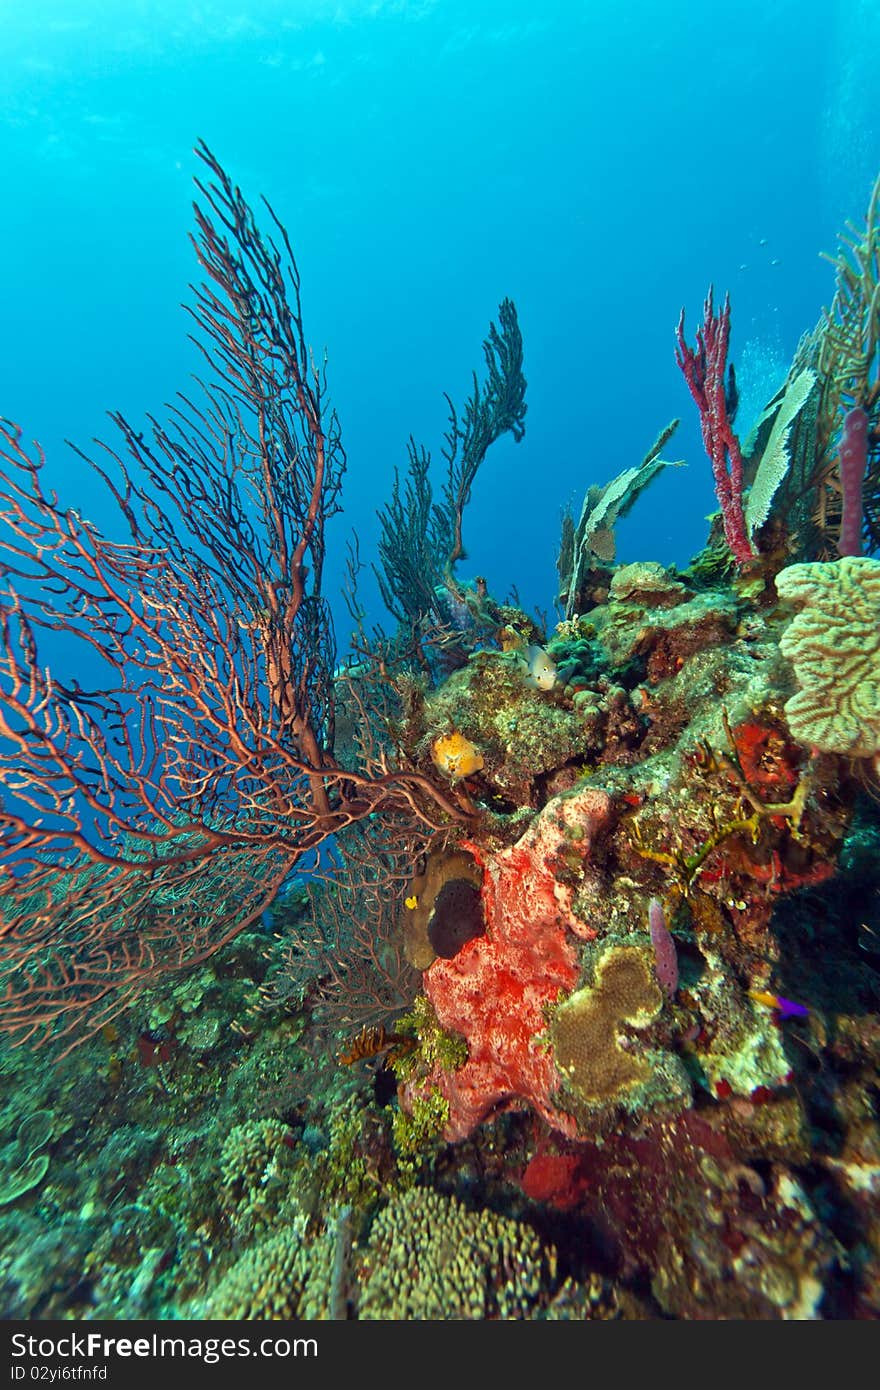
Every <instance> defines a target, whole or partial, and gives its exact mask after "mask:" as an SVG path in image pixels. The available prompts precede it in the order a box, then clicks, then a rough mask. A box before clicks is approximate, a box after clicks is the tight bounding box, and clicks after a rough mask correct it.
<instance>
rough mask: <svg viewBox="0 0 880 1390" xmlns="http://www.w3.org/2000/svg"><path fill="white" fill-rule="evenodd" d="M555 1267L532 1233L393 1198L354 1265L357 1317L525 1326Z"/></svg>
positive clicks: (443, 1205) (413, 1198)
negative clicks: (503, 1322) (357, 1284)
mask: <svg viewBox="0 0 880 1390" xmlns="http://www.w3.org/2000/svg"><path fill="white" fill-rule="evenodd" d="M555 1259H556V1257H555V1252H554V1251H553V1250H552V1248H548V1247H544V1246H543V1245H542V1244H541V1242H540V1240H539V1239H538V1237H537V1235H536V1234H535V1232H534V1231H533V1230H532V1229H531V1227H530V1226H526V1225H524V1224H522V1223H520V1222H517V1221H511V1220H508V1219H507V1218H505V1217H502V1216H496V1215H495V1214H494V1212H490V1211H486V1210H483V1211H480V1212H472V1211H469V1210H468V1209H467V1208H466V1207H464V1206H463V1205H462V1204H461V1202H459V1201H457V1200H456V1199H455V1198H454V1197H444V1196H441V1194H440V1193H439V1192H433V1191H430V1190H428V1189H425V1188H414V1189H412V1190H411V1191H409V1192H404V1193H402V1194H400V1195H398V1196H395V1197H393V1198H392V1199H391V1201H390V1202H389V1203H388V1205H387V1206H386V1207H385V1208H383V1210H382V1211H380V1212H379V1214H378V1216H377V1217H376V1219H375V1221H374V1223H373V1228H372V1231H371V1233H370V1238H369V1241H368V1243H367V1246H366V1249H365V1250H364V1251H363V1252H362V1254H361V1256H360V1259H359V1262H358V1277H359V1282H360V1299H359V1316H360V1317H361V1318H364V1319H368V1320H372V1321H376V1320H391V1321H395V1322H404V1321H412V1320H419V1321H439V1320H469V1321H481V1320H483V1319H485V1318H500V1319H518V1318H525V1317H527V1316H528V1315H529V1311H530V1309H531V1308H533V1307H534V1305H535V1303H536V1301H537V1300H538V1298H539V1296H540V1293H541V1289H542V1285H543V1283H544V1275H545V1272H546V1271H548V1270H549V1271H551V1272H552V1270H553V1269H554V1268H555Z"/></svg>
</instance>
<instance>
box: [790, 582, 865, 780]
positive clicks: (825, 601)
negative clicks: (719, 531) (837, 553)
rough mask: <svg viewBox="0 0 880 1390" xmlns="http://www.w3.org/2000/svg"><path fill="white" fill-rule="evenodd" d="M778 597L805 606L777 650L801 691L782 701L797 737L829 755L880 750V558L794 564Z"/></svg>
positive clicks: (863, 754) (855, 754) (863, 755)
mask: <svg viewBox="0 0 880 1390" xmlns="http://www.w3.org/2000/svg"><path fill="white" fill-rule="evenodd" d="M776 590H777V593H778V594H779V596H780V598H782V599H785V600H786V601H789V602H792V603H797V604H800V605H801V612H800V613H799V614H798V615H797V617H796V618H794V619H793V620H792V622H791V623H789V625H788V627H787V628H786V630H785V632H784V633H783V635H782V640H781V642H780V649H781V651H782V653H783V655H784V656H786V657H788V659H789V660H790V661H791V662H792V664H793V666H794V673H795V678H796V680H797V682H798V685H799V686H800V690H799V691H798V693H797V694H796V695H794V696H792V698H791V699H790V700H788V702H787V703H786V706H785V716H786V719H787V720H788V726H789V728H790V730H791V732H792V734H793V735H794V737H795V738H796V739H798V740H799V741H800V742H801V743H805V744H809V745H811V746H812V747H814V748H818V749H821V750H822V751H823V752H826V753H842V754H846V755H848V756H850V757H856V758H868V757H872V756H874V755H875V754H877V753H878V752H880V560H872V559H869V558H867V557H864V556H861V555H853V556H851V555H847V556H844V558H843V559H841V560H835V561H828V562H825V563H817V564H806V565H790V566H789V567H788V568H787V569H784V570H782V572H781V573H780V574H778V575H777V576H776Z"/></svg>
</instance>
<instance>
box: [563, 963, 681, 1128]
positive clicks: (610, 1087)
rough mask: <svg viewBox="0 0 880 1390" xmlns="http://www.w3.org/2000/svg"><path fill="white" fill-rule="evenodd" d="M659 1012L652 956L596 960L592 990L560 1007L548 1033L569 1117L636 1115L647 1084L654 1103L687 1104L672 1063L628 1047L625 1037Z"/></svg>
mask: <svg viewBox="0 0 880 1390" xmlns="http://www.w3.org/2000/svg"><path fill="white" fill-rule="evenodd" d="M662 1007H663V995H662V993H661V991H660V988H659V986H658V983H657V978H656V973H655V969H654V965H653V963H652V961H651V960H650V951H649V950H646V949H643V948H641V947H638V946H630V945H621V946H612V947H609V949H608V950H606V951H605V952H604V953H603V955H602V956H601V957H600V959H599V962H598V964H597V966H596V975H595V980H594V982H593V984H592V985H588V986H586V987H585V988H583V989H579V990H578V991H577V992H576V993H575V994H573V995H571V997H570V998H569V999H567V1000H566V1001H565V1003H564V1004H561V1005H560V1007H559V1008H558V1009H557V1010H556V1013H555V1015H554V1017H553V1023H552V1026H551V1030H550V1035H551V1037H552V1040H553V1052H554V1056H555V1059H556V1065H557V1066H558V1067H559V1070H560V1072H561V1073H562V1075H563V1077H564V1078H565V1083H564V1091H565V1094H566V1097H567V1099H568V1102H569V1103H570V1104H571V1108H572V1109H573V1110H575V1111H577V1112H578V1114H581V1113H583V1112H588V1113H595V1112H600V1111H601V1112H608V1111H609V1110H611V1109H613V1108H616V1107H618V1106H622V1107H623V1108H633V1107H634V1106H635V1105H636V1103H637V1102H638V1101H639V1100H644V1098H645V1089H646V1087H648V1086H649V1085H650V1086H651V1088H652V1090H655V1091H656V1092H657V1093H658V1094H657V1096H656V1097H655V1099H656V1100H657V1101H661V1100H662V1101H667V1102H673V1103H674V1104H676V1105H681V1104H682V1103H684V1104H686V1103H688V1102H689V1100H690V1086H689V1084H688V1081H687V1077H686V1075H685V1073H684V1069H683V1068H682V1067H681V1066H680V1065H679V1064H678V1062H677V1061H676V1059H674V1058H673V1057H671V1056H669V1057H666V1058H663V1059H660V1058H655V1057H651V1056H646V1055H643V1054H642V1053H641V1052H635V1051H633V1050H632V1049H631V1047H630V1046H628V1039H627V1033H628V1032H630V1031H631V1030H633V1029H639V1028H644V1027H645V1026H646V1025H647V1024H649V1023H651V1022H652V1021H653V1019H655V1018H656V1017H657V1015H658V1014H659V1012H660V1010H661V1008H662Z"/></svg>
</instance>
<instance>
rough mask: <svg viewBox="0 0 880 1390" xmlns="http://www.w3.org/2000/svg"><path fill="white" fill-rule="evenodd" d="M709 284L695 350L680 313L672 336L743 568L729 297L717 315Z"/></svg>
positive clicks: (745, 549) (745, 542) (748, 548)
mask: <svg viewBox="0 0 880 1390" xmlns="http://www.w3.org/2000/svg"><path fill="white" fill-rule="evenodd" d="M712 294H713V291H712V286H711V285H710V286H709V293H708V294H707V295H706V302H705V304H704V305H703V326H702V328H700V329H698V330H697V346H696V348H691V347H688V345H687V343H686V342H685V340H684V309H682V311H681V317H680V318H679V320H678V327H677V328H676V330H675V336H676V340H677V343H678V346H677V348H676V353H675V360H676V362H677V363H678V365H679V367H680V368H681V370H682V372H683V374H684V379H685V381H686V382H687V384H688V387H689V389H690V393H691V395H692V396H693V398H694V400H695V401H696V403H697V407H698V409H699V412H700V426H701V428H702V431H703V443H704V445H705V446H706V453H707V454H708V455H709V458H710V459H711V461H712V476H713V477H714V479H715V493H716V496H717V498H718V502H719V504H720V506H721V520H722V524H723V526H724V536H725V539H726V541H727V544H728V545H729V546H730V550H731V553H732V555H733V557H734V559H735V560H736V563H737V564H738V565H739V567H740V569H742V568H744V567H745V566H746V565H748V564H749V562H750V561H751V560H753V559H754V555H755V552H754V550H753V549H752V544H751V541H750V540H749V536H748V532H747V531H746V523H745V515H744V512H743V497H742V492H743V461H742V453H741V451H740V447H739V440H738V439H737V437H736V434H735V432H734V429H733V423H732V421H731V419H730V414H729V411H728V408H727V400H726V397H725V390H724V385H725V370H726V366H727V348H728V343H729V341H730V296H729V295H726V296H725V299H724V307H723V308H722V310H721V312H720V313H718V314H716V313H715V306H714V304H713V300H712Z"/></svg>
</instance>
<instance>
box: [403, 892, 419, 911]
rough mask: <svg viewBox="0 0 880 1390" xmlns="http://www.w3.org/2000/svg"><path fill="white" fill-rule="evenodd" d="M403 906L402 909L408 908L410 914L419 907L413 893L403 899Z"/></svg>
mask: <svg viewBox="0 0 880 1390" xmlns="http://www.w3.org/2000/svg"><path fill="white" fill-rule="evenodd" d="M403 905H404V907H408V908H409V910H410V912H414V911H415V909H416V908H417V907H418V905H419V900H418V898H417V897H416V895H415V893H413V894H412V896H411V897H409V898H404V900H403Z"/></svg>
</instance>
